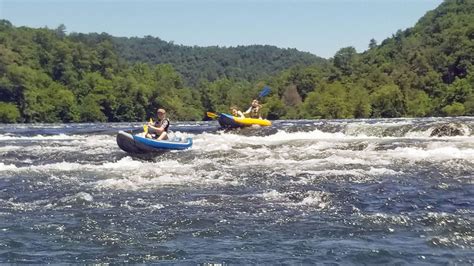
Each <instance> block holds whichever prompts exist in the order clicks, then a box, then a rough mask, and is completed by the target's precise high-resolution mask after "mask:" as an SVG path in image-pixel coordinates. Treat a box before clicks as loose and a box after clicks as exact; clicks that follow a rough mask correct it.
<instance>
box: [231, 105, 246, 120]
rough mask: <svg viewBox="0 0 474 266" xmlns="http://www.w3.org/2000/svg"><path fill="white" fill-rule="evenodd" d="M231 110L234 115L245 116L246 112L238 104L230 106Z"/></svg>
mask: <svg viewBox="0 0 474 266" xmlns="http://www.w3.org/2000/svg"><path fill="white" fill-rule="evenodd" d="M230 112H231V114H232V115H233V116H236V117H239V118H245V115H244V113H242V111H240V110H239V108H237V106H235V105H233V106H232V107H230Z"/></svg>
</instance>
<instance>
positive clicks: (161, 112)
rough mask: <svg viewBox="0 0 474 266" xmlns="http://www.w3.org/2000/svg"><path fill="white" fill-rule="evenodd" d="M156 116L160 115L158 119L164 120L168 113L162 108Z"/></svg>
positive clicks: (157, 111)
mask: <svg viewBox="0 0 474 266" xmlns="http://www.w3.org/2000/svg"><path fill="white" fill-rule="evenodd" d="M156 114H157V115H158V117H159V118H160V119H163V118H164V117H165V116H166V111H165V109H161V108H160V109H158V110H156Z"/></svg>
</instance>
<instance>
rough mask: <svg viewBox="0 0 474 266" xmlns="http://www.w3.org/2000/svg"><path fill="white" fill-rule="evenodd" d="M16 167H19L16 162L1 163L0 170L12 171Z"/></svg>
mask: <svg viewBox="0 0 474 266" xmlns="http://www.w3.org/2000/svg"><path fill="white" fill-rule="evenodd" d="M16 169H18V167H16V166H15V165H14V164H4V163H0V171H11V170H16Z"/></svg>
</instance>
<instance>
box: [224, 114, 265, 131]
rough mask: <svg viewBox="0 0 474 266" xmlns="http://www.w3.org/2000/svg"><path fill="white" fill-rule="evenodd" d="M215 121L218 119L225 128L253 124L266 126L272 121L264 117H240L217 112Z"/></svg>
mask: <svg viewBox="0 0 474 266" xmlns="http://www.w3.org/2000/svg"><path fill="white" fill-rule="evenodd" d="M217 121H219V124H220V125H221V126H222V127H227V128H237V127H248V126H253V125H259V126H265V127H268V126H271V125H272V122H270V121H269V120H266V119H256V118H240V117H235V116H232V115H229V114H219V118H218V119H217Z"/></svg>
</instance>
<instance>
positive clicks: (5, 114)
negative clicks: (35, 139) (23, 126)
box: [0, 102, 20, 123]
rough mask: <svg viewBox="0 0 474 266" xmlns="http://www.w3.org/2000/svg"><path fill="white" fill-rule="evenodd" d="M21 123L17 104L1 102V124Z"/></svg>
mask: <svg viewBox="0 0 474 266" xmlns="http://www.w3.org/2000/svg"><path fill="white" fill-rule="evenodd" d="M18 121H20V111H19V110H18V107H16V105H15V104H12V103H5V102H0V123H16V122H18Z"/></svg>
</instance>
